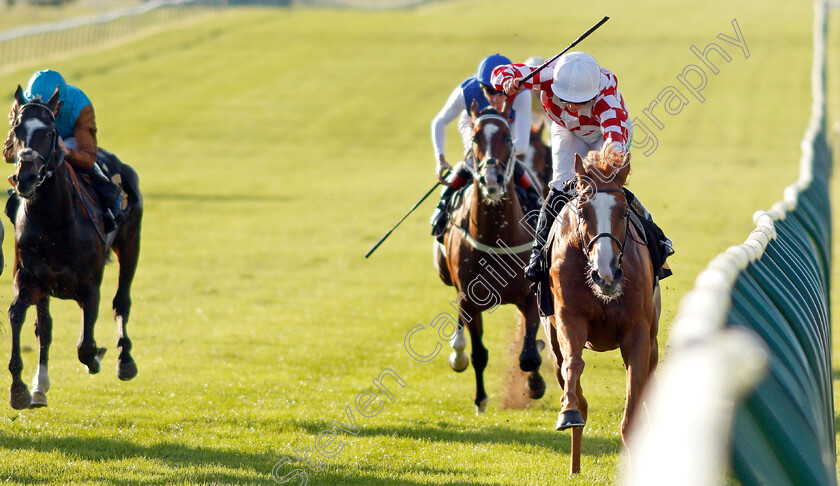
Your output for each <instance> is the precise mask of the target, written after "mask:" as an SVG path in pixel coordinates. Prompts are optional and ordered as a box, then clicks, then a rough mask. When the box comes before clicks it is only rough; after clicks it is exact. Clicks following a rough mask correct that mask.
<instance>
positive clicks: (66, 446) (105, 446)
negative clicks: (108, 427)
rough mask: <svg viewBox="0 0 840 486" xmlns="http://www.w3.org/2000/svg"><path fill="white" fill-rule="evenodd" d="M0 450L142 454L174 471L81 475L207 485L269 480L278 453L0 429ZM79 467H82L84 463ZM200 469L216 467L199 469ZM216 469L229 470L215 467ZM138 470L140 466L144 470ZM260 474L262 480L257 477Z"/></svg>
mask: <svg viewBox="0 0 840 486" xmlns="http://www.w3.org/2000/svg"><path fill="white" fill-rule="evenodd" d="M4 449H5V450H6V453H15V452H18V453H20V452H21V451H32V452H38V453H59V454H66V455H67V456H70V457H73V458H77V459H78V460H82V461H91V462H94V463H101V462H103V461H122V460H125V459H133V458H143V459H148V460H150V461H155V462H160V463H164V464H167V465H169V466H171V467H172V468H173V469H175V470H174V471H172V472H166V471H156V472H154V473H151V474H148V473H144V472H136V473H127V472H126V471H124V470H123V468H122V467H121V466H115V467H112V468H108V471H109V472H108V473H105V474H102V473H101V472H100V471H99V470H97V471H96V472H92V473H91V474H96V475H97V477H95V478H84V481H89V480H96V481H105V482H107V483H108V484H119V485H122V484H125V485H133V484H139V485H157V484H160V485H166V484H173V483H183V482H185V481H187V482H197V483H207V484H254V483H255V482H257V481H258V482H262V483H265V482H268V483H270V482H271V480H270V479H269V477H270V476H269V475H270V474H271V469H272V467H274V464H275V463H276V462H277V461H278V460H279V459H280V458H281V457H282V455H281V454H280V452H279V451H278V453H277V454H276V455H274V454H253V453H243V452H238V451H223V450H219V449H212V448H209V447H192V446H187V445H184V444H176V443H169V442H163V443H158V444H154V445H151V446H143V445H138V444H136V443H133V442H129V441H122V440H114V439H107V438H101V437H96V438H90V437H85V438H78V437H19V436H15V435H8V434H4V433H2V432H0V451H2V450H4ZM80 467H81V468H84V466H80ZM203 467H207V468H212V469H215V470H214V471H201V470H198V469H200V468H203ZM129 468H131V466H126V469H129ZM197 468H198V469H197ZM219 468H224V469H226V470H227V471H219V470H218V469H219ZM131 469H133V468H131ZM139 469H140V470H142V468H139ZM82 474H83V472H82ZM142 474H146V475H147V477H138V476H139V475H142ZM260 476H261V477H260ZM258 477H260V478H259V479H257V478H258ZM45 479H46V478H44V477H36V476H33V475H32V474H31V472H27V471H18V470H16V471H14V472H13V473H12V475H11V477H10V478H6V477H0V480H7V481H11V482H13V483H22V484H32V483H39V484H40V483H43V482H44V480H45ZM51 480H53V481H58V482H64V481H61V478H51Z"/></svg>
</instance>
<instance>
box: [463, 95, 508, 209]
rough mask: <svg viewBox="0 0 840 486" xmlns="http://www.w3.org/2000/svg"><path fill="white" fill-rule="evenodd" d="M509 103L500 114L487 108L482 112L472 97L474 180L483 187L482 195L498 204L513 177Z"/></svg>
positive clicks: (478, 185)
mask: <svg viewBox="0 0 840 486" xmlns="http://www.w3.org/2000/svg"><path fill="white" fill-rule="evenodd" d="M509 114H510V105H509V104H508V102H507V101H506V102H505V104H504V107H503V108H502V111H501V113H500V112H498V111H496V110H495V109H493V108H491V107H488V108H485V109H483V110H481V111H480V112H479V111H478V103H477V102H476V101H475V100H473V103H472V106H471V107H470V115H471V117H472V120H473V137H472V149H471V150H472V154H473V157H474V158H475V168H474V169H472V173H473V180H474V181H475V184H476V186H477V187H479V188H480V189H481V195H482V197H484V198H485V199H487V200H489V201H490V202H491V203H499V202H501V200H502V199H503V198H504V197H505V195H506V193H507V191H508V186H509V185H510V182H511V179H512V178H513V169H514V163H515V161H514V159H513V157H514V155H515V152H514V150H513V141H512V138H511V134H510V124H509V123H508V115H509Z"/></svg>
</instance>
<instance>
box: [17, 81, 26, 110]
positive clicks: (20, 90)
mask: <svg viewBox="0 0 840 486" xmlns="http://www.w3.org/2000/svg"><path fill="white" fill-rule="evenodd" d="M15 101H17V103H18V106H22V105H25V104H26V100H25V99H23V88H21V87H20V85H18V88H17V91H15Z"/></svg>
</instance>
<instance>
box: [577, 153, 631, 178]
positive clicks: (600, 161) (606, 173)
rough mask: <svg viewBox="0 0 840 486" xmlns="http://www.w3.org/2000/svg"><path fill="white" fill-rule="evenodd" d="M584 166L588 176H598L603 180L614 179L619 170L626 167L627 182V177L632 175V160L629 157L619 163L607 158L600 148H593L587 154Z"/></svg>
mask: <svg viewBox="0 0 840 486" xmlns="http://www.w3.org/2000/svg"><path fill="white" fill-rule="evenodd" d="M584 168H585V170H586V175H587V176H588V177H597V178H598V179H601V180H612V179H614V178H615V177H616V176H617V175H618V174H619V172H621V171H622V170H624V169H625V168H626V169H627V176H625V183H626V180H627V177H629V175H630V160H629V159H627V161H626V162H625V163H624V164H622V165H617V164H615V163H613V162H611V161H608V160H607V159H605V158H604V156H603V154H602V153H601V152H600V151H599V150H592V151H590V152H589V153H588V154H587V155H586V159H584Z"/></svg>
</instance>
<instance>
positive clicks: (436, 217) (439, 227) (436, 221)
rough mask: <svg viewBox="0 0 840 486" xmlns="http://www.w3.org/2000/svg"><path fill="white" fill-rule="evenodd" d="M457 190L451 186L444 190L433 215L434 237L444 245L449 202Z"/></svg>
mask: <svg viewBox="0 0 840 486" xmlns="http://www.w3.org/2000/svg"><path fill="white" fill-rule="evenodd" d="M457 190H458V189H456V188H453V187H451V186H447V187H446V188H444V190H443V192H441V194H440V202H438V205H437V207H436V208H435V212H434V213H432V220H431V221H430V222H431V224H432V235H433V236H434V237H435V238H436V239H437V240H438V242H440V243H443V234H444V231H445V230H446V222H447V221H448V219H449V202H450V201H451V200H452V195H453V194H455V192H456V191H457Z"/></svg>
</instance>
